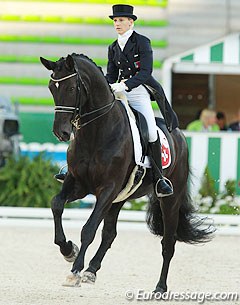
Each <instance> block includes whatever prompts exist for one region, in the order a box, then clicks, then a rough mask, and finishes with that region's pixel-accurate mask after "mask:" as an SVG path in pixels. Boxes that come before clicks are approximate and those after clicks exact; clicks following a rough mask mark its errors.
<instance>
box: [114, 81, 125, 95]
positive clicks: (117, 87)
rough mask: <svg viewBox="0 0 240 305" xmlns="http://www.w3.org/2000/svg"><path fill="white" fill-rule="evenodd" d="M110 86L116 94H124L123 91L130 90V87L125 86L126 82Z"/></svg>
mask: <svg viewBox="0 0 240 305" xmlns="http://www.w3.org/2000/svg"><path fill="white" fill-rule="evenodd" d="M110 86H111V88H112V91H113V92H116V93H118V92H123V91H125V90H128V87H127V86H126V85H125V83H124V82H121V83H114V84H111V85H110Z"/></svg>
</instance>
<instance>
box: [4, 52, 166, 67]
mask: <svg viewBox="0 0 240 305" xmlns="http://www.w3.org/2000/svg"><path fill="white" fill-rule="evenodd" d="M43 57H44V56H43ZM47 58H48V59H50V60H53V61H57V60H58V59H59V57H53V56H50V57H49V56H47ZM93 61H94V62H95V63H96V64H97V65H98V66H106V65H107V59H104V58H93ZM1 62H3V63H8V62H9V63H26V64H36V63H40V61H39V57H35V56H26V55H0V63H1ZM153 67H154V68H155V69H161V68H162V61H160V60H155V61H154V62H153Z"/></svg>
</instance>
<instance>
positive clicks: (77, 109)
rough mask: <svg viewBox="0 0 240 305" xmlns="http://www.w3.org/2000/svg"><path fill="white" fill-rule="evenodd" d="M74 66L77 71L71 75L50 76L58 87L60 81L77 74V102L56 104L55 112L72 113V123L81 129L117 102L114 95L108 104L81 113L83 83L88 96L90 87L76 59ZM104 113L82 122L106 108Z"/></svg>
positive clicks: (100, 115)
mask: <svg viewBox="0 0 240 305" xmlns="http://www.w3.org/2000/svg"><path fill="white" fill-rule="evenodd" d="M74 68H75V71H76V72H75V73H72V74H70V75H67V76H65V77H62V78H59V79H56V78H53V75H51V76H50V78H51V80H52V81H53V82H55V83H56V87H58V86H59V85H58V83H59V82H62V81H65V80H66V79H69V78H71V77H74V76H77V98H76V103H75V106H74V107H73V106H61V105H59V106H55V112H64V113H72V114H73V117H72V119H71V124H72V125H73V126H74V127H75V128H76V129H78V130H79V129H81V128H82V127H85V126H87V125H88V124H90V123H92V122H93V121H95V120H97V119H99V118H100V117H102V116H104V115H105V114H107V113H108V112H109V111H110V110H111V109H112V108H113V106H114V104H115V97H114V95H113V100H112V102H111V103H109V104H107V105H104V106H103V107H100V108H97V109H95V110H93V111H90V112H86V113H84V114H82V113H81V108H82V103H81V94H80V93H81V85H82V87H83V88H84V90H85V92H86V94H87V97H88V96H89V92H88V88H87V86H86V85H85V83H84V81H83V79H82V77H81V74H80V72H79V69H78V66H77V64H76V61H75V60H74ZM105 109H106V111H104V112H103V113H101V114H99V115H97V116H96V117H94V118H93V119H91V120H89V121H86V122H85V123H83V124H81V120H82V119H83V118H86V117H87V116H90V115H93V114H96V113H98V112H101V111H102V110H105Z"/></svg>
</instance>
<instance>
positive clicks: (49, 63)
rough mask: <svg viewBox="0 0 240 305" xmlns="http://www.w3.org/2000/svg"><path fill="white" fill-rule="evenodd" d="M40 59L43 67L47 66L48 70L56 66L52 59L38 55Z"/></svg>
mask: <svg viewBox="0 0 240 305" xmlns="http://www.w3.org/2000/svg"><path fill="white" fill-rule="evenodd" d="M40 61H41V63H42V64H43V65H44V67H45V68H47V69H48V70H52V71H53V70H54V69H55V68H56V65H57V64H56V63H55V62H54V61H51V60H48V59H45V58H43V57H40Z"/></svg>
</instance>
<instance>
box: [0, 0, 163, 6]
mask: <svg viewBox="0 0 240 305" xmlns="http://www.w3.org/2000/svg"><path fill="white" fill-rule="evenodd" d="M2 1H3V2H4V1H8V0H2ZM24 1H26V2H27V1H28V2H33V1H32V0H24ZM40 2H67V3H84V4H87V3H89V4H116V1H115V0H40ZM121 3H122V4H129V1H128V0H121ZM131 4H132V5H143V6H157V7H162V8H165V7H167V5H168V0H132V1H131Z"/></svg>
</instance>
